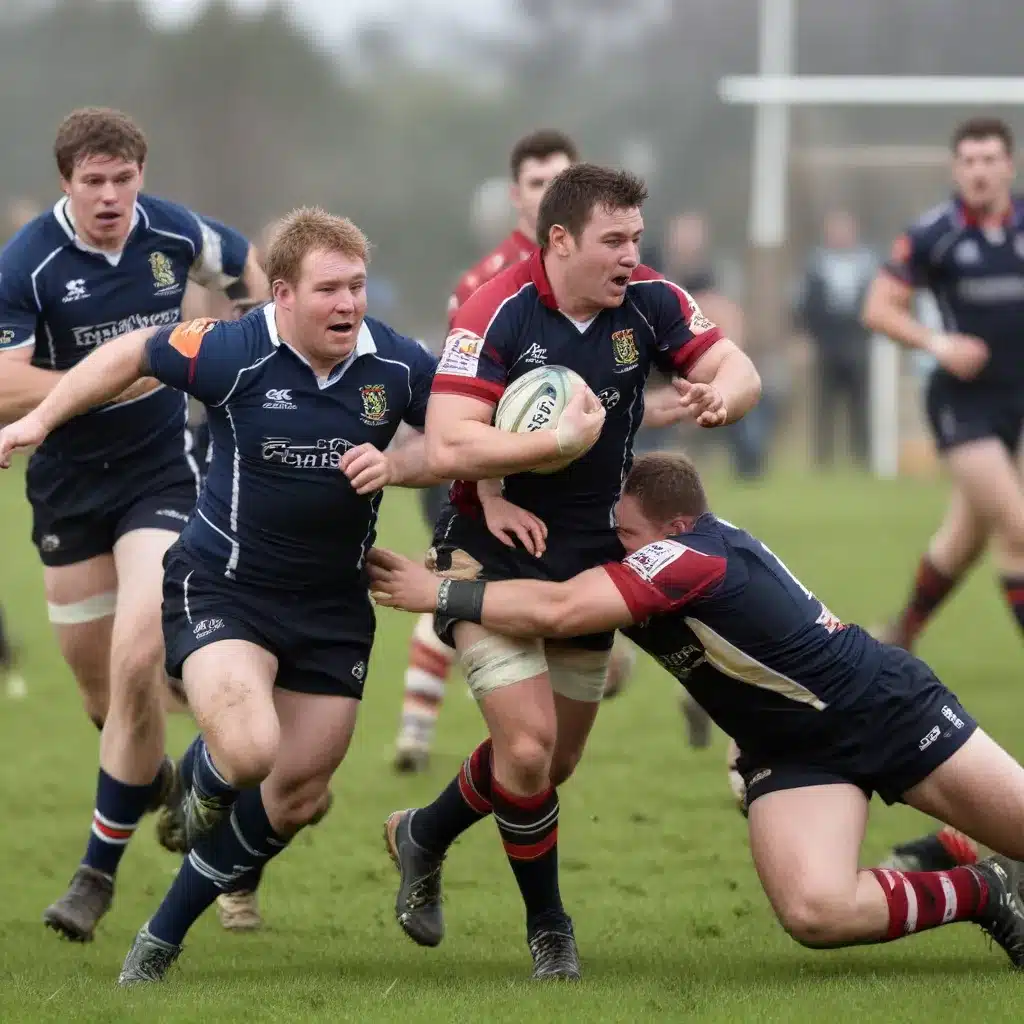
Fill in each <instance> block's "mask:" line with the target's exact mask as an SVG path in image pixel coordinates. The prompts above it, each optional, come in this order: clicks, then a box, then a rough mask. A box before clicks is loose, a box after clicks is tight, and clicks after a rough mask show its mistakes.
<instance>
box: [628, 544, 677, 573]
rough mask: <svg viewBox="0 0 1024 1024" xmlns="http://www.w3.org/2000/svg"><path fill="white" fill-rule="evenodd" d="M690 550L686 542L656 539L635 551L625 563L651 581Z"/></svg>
mask: <svg viewBox="0 0 1024 1024" xmlns="http://www.w3.org/2000/svg"><path fill="white" fill-rule="evenodd" d="M690 550H691V549H690V548H688V547H687V546H686V545H685V544H680V543H679V542H678V541H675V540H656V541H654V542H653V543H652V544H648V545H647V546H646V547H642V548H641V549H640V550H639V551H634V552H633V554H631V555H629V556H628V557H627V558H626V559H625V564H626V565H628V566H629V567H630V569H632V570H633V572H635V573H636V574H637V576H639V577H640V578H641V579H643V580H646V581H647V582H648V583H650V582H651V580H653V579H654V577H655V576H657V575H658V573H659V572H661V571H662V569H664V568H665V567H666V566H669V565H671V564H672V563H673V562H675V561H676V560H677V559H679V558H682V556H683V555H684V554H686V552H687V551H690Z"/></svg>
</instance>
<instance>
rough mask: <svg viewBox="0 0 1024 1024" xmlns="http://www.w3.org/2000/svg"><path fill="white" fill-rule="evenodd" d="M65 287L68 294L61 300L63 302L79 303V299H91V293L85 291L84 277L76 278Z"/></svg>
mask: <svg viewBox="0 0 1024 1024" xmlns="http://www.w3.org/2000/svg"><path fill="white" fill-rule="evenodd" d="M64 287H65V288H66V289H67V294H66V295H65V296H64V298H62V299H61V300H60V301H61V302H77V301H78V300H79V299H87V298H89V293H88V292H87V291H86V290H85V278H84V277H76V278H74V279H72V280H71V281H68V282H67V283H66V284H65V285H64Z"/></svg>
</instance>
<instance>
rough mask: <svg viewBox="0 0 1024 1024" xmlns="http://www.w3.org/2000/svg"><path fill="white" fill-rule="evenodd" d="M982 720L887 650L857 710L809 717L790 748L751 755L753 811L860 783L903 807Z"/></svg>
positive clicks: (745, 769) (746, 765)
mask: <svg viewBox="0 0 1024 1024" xmlns="http://www.w3.org/2000/svg"><path fill="white" fill-rule="evenodd" d="M977 727H978V723H977V722H975V720H974V719H973V718H972V717H971V716H970V715H969V714H968V713H967V712H966V711H965V710H964V708H963V706H962V705H961V703H960V701H958V700H957V698H956V696H955V694H953V692H952V691H951V690H949V689H947V688H946V687H945V686H943V684H942V683H941V682H940V681H939V680H938V678H937V677H936V676H935V674H934V673H933V672H932V670H931V669H930V668H929V667H928V666H927V665H926V664H925V663H924V662H923V661H921V660H920V659H919V658H915V657H914V656H913V655H912V654H908V653H907V652H906V651H903V650H900V649H899V648H897V647H887V648H886V651H885V656H884V658H883V661H882V665H881V667H880V668H879V670H878V673H877V674H876V676H875V678H874V679H873V680H872V682H871V685H870V686H869V687H868V689H867V690H866V691H865V692H864V693H863V694H862V695H861V696H860V697H859V698H858V699H857V700H856V701H854V702H853V704H852V705H851V706H850V707H847V708H842V709H839V708H834V709H828V710H826V711H822V712H818V713H816V715H815V717H814V718H813V719H812V718H811V717H810V716H807V718H806V720H805V727H804V728H803V729H802V730H801V733H800V734H797V735H793V736H791V737H790V739H789V742H788V748H789V749H786V750H782V749H780V748H779V747H776V751H775V752H772V751H769V750H765V751H758V750H752V751H746V750H745V751H743V753H742V754H741V756H740V759H739V762H738V764H737V769H738V771H739V773H740V774H741V775H742V776H743V780H744V782H745V783H746V786H747V806H748V807H749V806H750V805H751V804H752V803H753V802H754V800H756V799H757V798H758V797H759V796H764V795H765V794H767V793H773V792H775V791H776V790H781V789H802V788H804V787H806V786H827V785H832V784H834V783H841V782H846V783H852V784H853V785H854V786H859V787H860V789H862V790H863V791H864V793H865V794H866V795H867V796H868V798H870V797H871V795H872V794H873V793H878V795H879V796H880V797H881V798H882V799H883V800H884V801H885V802H886V803H887V804H893V803H899V802H901V801H902V799H903V794H904V793H906V792H907V790H909V789H912V788H913V787H914V786H916V785H917V784H918V783H919V782H921V781H923V780H924V779H926V778H927V777H928V776H929V775H931V773H932V772H933V771H935V769H936V768H938V767H939V765H941V764H943V763H944V762H945V761H948V760H949V758H951V757H952V756H953V755H954V754H955V753H956V752H957V751H958V750H959V749H960V748H961V747H962V746H963V745H964V744H965V743H966V742H967V740H968V739H970V737H971V735H972V734H973V732H974V730H975V729H977Z"/></svg>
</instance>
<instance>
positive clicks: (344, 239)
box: [266, 206, 370, 286]
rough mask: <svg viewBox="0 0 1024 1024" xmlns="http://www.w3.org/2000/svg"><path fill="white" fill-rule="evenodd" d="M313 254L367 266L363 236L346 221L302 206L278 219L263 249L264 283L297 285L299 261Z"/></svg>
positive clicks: (325, 212)
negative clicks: (337, 256)
mask: <svg viewBox="0 0 1024 1024" xmlns="http://www.w3.org/2000/svg"><path fill="white" fill-rule="evenodd" d="M316 250H320V251H323V252H340V253H342V254H343V255H344V256H346V257H347V258H348V259H356V260H362V261H363V262H364V263H369V262H370V243H369V241H368V240H367V238H366V235H364V234H363V232H362V231H360V229H359V228H357V227H356V225H355V224H353V223H352V221H350V220H349V219H348V218H347V217H335V216H334V214H331V213H328V212H327V211H326V210H321V209H320V207H318V206H302V207H300V208H299V209H297V210H292V212H291V213H289V214H287V215H286V216H284V217H282V218H281V220H280V221H279V222H278V224H277V227H276V229H275V231H274V233H273V236H272V237H271V239H270V245H269V246H268V247H267V258H266V269H267V280H268V281H269V282H270V284H271V285H273V283H274V282H275V281H285V282H287V283H288V284H290V285H292V286H294V285H295V284H296V283H298V280H299V273H300V271H301V268H302V261H303V260H304V259H305V258H306V257H307V256H308V255H309V254H310V253H311V252H314V251H316Z"/></svg>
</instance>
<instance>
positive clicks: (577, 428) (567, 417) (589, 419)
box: [555, 387, 605, 458]
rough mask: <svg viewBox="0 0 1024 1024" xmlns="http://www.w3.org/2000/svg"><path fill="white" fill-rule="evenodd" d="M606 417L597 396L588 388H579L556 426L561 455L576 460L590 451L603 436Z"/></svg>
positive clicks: (556, 436)
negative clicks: (602, 430)
mask: <svg viewBox="0 0 1024 1024" xmlns="http://www.w3.org/2000/svg"><path fill="white" fill-rule="evenodd" d="M604 416H605V412H604V406H603V405H602V404H601V400H600V399H599V398H598V397H597V395H595V394H594V392H593V391H591V390H590V388H588V387H583V388H579V389H578V390H577V391H576V393H575V394H574V395H573V396H572V398H570V399H569V402H568V404H567V405H566V407H565V408H564V409H563V410H562V415H561V416H559V417H558V423H556V424H555V438H556V440H557V441H558V451H559V453H560V454H561V455H568V456H572V457H573V458H576V457H577V456H579V455H582V454H583V453H584V452H587V451H590V449H591V448H593V447H594V443H595V442H596V441H597V439H598V437H600V436H601V428H602V427H603V426H604Z"/></svg>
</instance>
